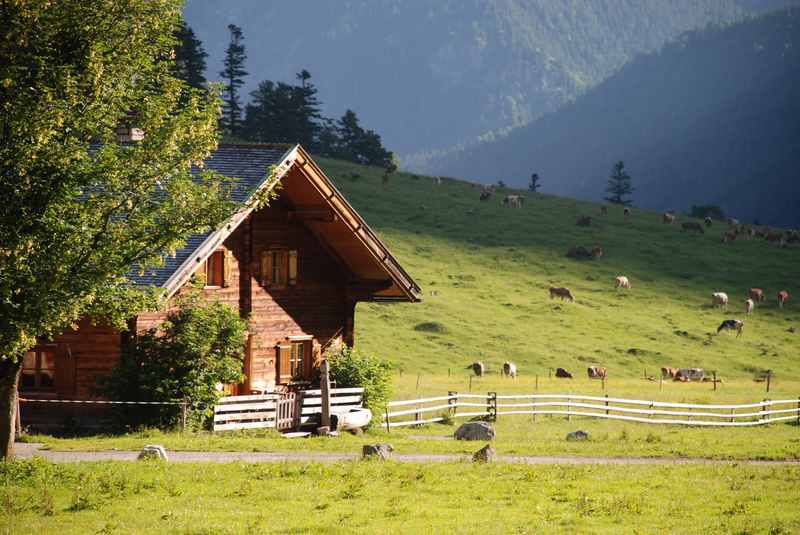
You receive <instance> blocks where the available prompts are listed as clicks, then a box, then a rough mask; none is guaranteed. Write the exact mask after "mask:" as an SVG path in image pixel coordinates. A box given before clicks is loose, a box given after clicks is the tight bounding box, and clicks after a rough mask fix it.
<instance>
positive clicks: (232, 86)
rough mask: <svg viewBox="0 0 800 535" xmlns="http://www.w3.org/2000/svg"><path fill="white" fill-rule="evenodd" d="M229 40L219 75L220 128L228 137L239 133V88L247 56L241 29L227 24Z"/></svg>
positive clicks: (240, 116)
mask: <svg viewBox="0 0 800 535" xmlns="http://www.w3.org/2000/svg"><path fill="white" fill-rule="evenodd" d="M228 31H229V32H230V33H231V40H230V42H229V43H228V48H227V50H226V51H225V61H224V63H223V65H224V68H223V69H222V70H221V71H220V73H219V75H220V76H222V77H223V78H224V80H225V82H224V86H223V87H224V89H223V101H224V104H223V114H222V127H223V128H224V129H225V131H226V132H227V133H228V134H230V135H236V134H237V133H239V129H240V127H241V122H242V103H241V99H240V98H239V88H240V87H242V85H244V79H243V78H242V77H243V76H247V74H248V72H247V71H246V70H244V60H246V59H247V54H246V53H245V49H244V44H243V41H244V36H243V35H242V29H241V28H240V27H238V26H236V25H235V24H228Z"/></svg>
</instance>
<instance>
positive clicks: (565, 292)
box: [550, 288, 575, 303]
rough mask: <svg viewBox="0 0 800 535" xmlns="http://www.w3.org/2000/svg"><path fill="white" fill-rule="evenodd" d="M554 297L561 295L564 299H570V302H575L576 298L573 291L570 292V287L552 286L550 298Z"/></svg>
mask: <svg viewBox="0 0 800 535" xmlns="http://www.w3.org/2000/svg"><path fill="white" fill-rule="evenodd" d="M554 297H560V298H561V300H562V301H563V300H564V299H568V300H569V302H570V303H574V302H575V298H574V297H573V296H572V292H570V291H569V289H568V288H550V299H553V298H554Z"/></svg>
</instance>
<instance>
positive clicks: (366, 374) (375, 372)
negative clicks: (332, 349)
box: [328, 346, 392, 415]
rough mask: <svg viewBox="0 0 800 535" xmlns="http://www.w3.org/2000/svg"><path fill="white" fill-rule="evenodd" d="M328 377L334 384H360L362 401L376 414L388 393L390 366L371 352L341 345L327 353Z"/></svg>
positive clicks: (389, 393)
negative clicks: (362, 395) (333, 352)
mask: <svg viewBox="0 0 800 535" xmlns="http://www.w3.org/2000/svg"><path fill="white" fill-rule="evenodd" d="M328 360H329V362H330V377H331V381H336V386H337V387H344V388H349V387H363V388H364V405H365V406H366V407H368V408H369V409H370V410H371V411H372V413H373V415H377V414H380V413H381V412H382V411H383V408H384V407H385V406H386V403H387V402H388V401H389V397H390V396H391V394H392V380H391V366H390V365H389V363H388V362H385V361H382V360H380V359H378V358H375V357H373V356H370V355H367V354H365V353H362V352H360V351H358V350H355V349H352V348H350V347H348V346H344V347H343V348H342V351H341V352H339V353H336V354H333V355H328Z"/></svg>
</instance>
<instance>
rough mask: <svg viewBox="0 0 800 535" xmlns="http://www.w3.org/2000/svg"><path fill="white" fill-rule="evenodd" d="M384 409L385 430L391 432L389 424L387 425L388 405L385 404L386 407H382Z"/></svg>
mask: <svg viewBox="0 0 800 535" xmlns="http://www.w3.org/2000/svg"><path fill="white" fill-rule="evenodd" d="M384 411H385V416H384V418H386V432H387V433H391V426H390V425H389V405H388V404H387V405H386V407H384Z"/></svg>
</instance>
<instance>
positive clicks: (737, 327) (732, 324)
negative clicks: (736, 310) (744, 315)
mask: <svg viewBox="0 0 800 535" xmlns="http://www.w3.org/2000/svg"><path fill="white" fill-rule="evenodd" d="M742 329H744V322H743V321H742V320H724V321H723V322H722V323H720V325H719V327H717V334H719V333H720V331H736V338H739V336H741V335H742Z"/></svg>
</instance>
